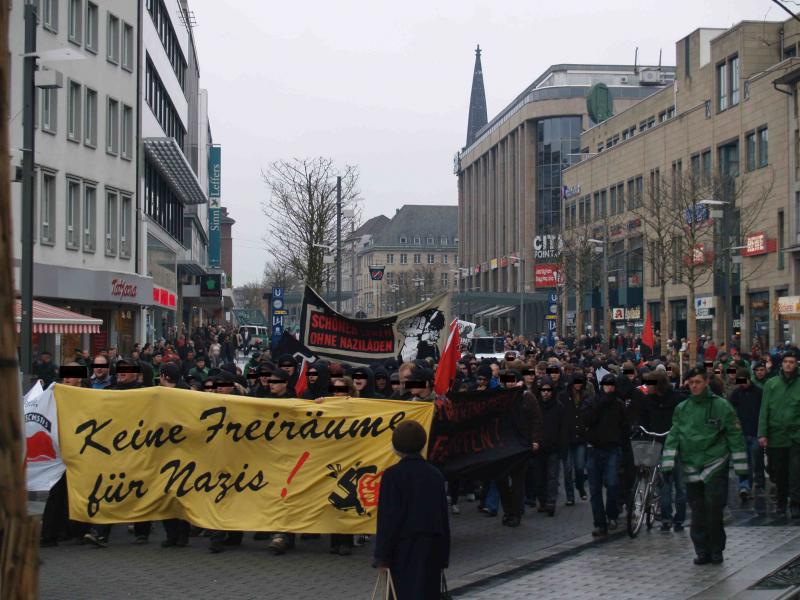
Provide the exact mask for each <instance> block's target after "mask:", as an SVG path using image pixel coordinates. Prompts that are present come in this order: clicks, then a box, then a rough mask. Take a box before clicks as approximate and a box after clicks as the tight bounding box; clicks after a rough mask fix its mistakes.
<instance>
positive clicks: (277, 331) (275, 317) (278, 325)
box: [269, 287, 287, 348]
mask: <svg viewBox="0 0 800 600" xmlns="http://www.w3.org/2000/svg"><path fill="white" fill-rule="evenodd" d="M283 299H284V296H283V288H282V287H274V288H272V302H271V304H270V307H269V309H270V312H271V313H272V347H273V348H274V347H275V346H277V345H278V343H280V341H281V336H282V335H283V315H285V314H286V312H287V311H286V309H284V307H283V306H284V303H283Z"/></svg>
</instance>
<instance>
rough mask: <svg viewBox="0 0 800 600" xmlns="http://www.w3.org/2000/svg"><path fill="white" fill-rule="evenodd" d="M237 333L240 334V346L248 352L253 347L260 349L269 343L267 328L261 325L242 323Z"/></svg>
mask: <svg viewBox="0 0 800 600" xmlns="http://www.w3.org/2000/svg"><path fill="white" fill-rule="evenodd" d="M239 335H241V336H242V348H243V350H245V352H247V353H248V354H249V353H250V351H251V350H252V349H253V348H257V349H258V350H261V349H262V348H265V347H266V346H268V345H269V328H268V327H264V326H263V325H242V326H241V327H239Z"/></svg>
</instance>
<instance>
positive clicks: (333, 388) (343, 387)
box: [328, 385, 350, 394]
mask: <svg viewBox="0 0 800 600" xmlns="http://www.w3.org/2000/svg"><path fill="white" fill-rule="evenodd" d="M328 391H329V392H330V393H332V394H335V393H337V392H349V391H350V388H348V387H347V386H346V385H332V386H330V387H329V388H328Z"/></svg>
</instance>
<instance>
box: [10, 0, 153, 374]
mask: <svg viewBox="0 0 800 600" xmlns="http://www.w3.org/2000/svg"><path fill="white" fill-rule="evenodd" d="M24 4H25V3H23V2H13V3H12V4H11V14H10V26H9V44H10V60H11V65H10V66H11V69H10V71H11V81H10V91H11V95H10V102H11V104H10V113H9V114H10V115H11V121H10V145H11V148H12V149H13V150H12V157H11V159H12V170H13V168H14V167H16V166H19V165H20V163H21V148H22V147H23V118H22V112H23V83H22V81H23V70H24V69H23V56H22V55H23V54H24V48H25V39H24V38H25V25H24V8H25V6H24ZM37 4H38V11H39V13H38V26H37V27H36V49H37V53H38V54H39V58H38V60H37V62H38V65H39V68H40V71H41V73H40V74H44V75H46V74H47V73H48V72H53V71H57V72H58V73H60V74H61V76H62V79H61V83H60V87H47V88H38V87H37V89H36V98H35V128H36V131H35V157H34V160H35V175H34V177H35V179H34V236H33V240H32V243H33V259H34V269H33V272H34V287H33V293H34V297H35V298H36V299H37V300H41V301H44V302H46V303H49V304H51V305H54V306H58V307H61V308H68V309H69V310H72V311H74V312H78V313H82V314H85V315H91V316H92V317H95V318H99V319H102V321H103V326H102V328H101V332H100V333H94V334H87V333H83V334H81V333H61V334H58V335H49V334H45V335H34V348H33V350H34V352H37V351H42V350H49V351H50V352H53V353H54V355H55V360H56V361H61V360H64V359H71V358H72V356H73V351H74V349H76V348H93V349H97V348H100V347H107V346H117V347H118V348H119V349H120V350H121V351H122V352H127V351H129V350H130V349H131V348H132V347H133V344H134V343H135V342H137V341H141V340H142V339H143V334H144V329H145V321H146V315H147V312H148V310H149V308H150V306H151V303H152V280H151V278H150V277H149V276H148V274H147V272H146V270H145V269H144V264H145V263H144V259H145V248H143V246H142V244H140V243H139V239H138V238H137V233H138V231H139V227H138V220H137V209H136V189H137V185H136V183H137V180H136V168H137V163H136V158H137V157H136V154H137V142H136V131H137V127H136V123H137V119H138V113H139V103H138V95H137V93H138V90H137V77H138V76H139V67H138V61H137V54H136V49H137V47H138V42H137V40H138V36H139V31H138V14H137V3H136V2H123V1H120V0H117V1H110V0H106V1H104V0H97V1H94V2H90V1H88V0H87V1H84V0H72V1H70V2H57V1H55V0H50V1H45V0H43V1H41V2H39V3H37ZM67 50H68V51H69V52H65V51H67ZM12 212H13V225H14V267H15V281H16V286H15V287H16V288H17V290H19V287H20V283H19V282H20V271H19V269H20V266H21V260H20V259H21V255H22V238H21V225H22V218H21V215H22V185H21V183H20V182H19V181H17V182H15V183H13V184H12ZM28 241H29V240H26V242H28Z"/></svg>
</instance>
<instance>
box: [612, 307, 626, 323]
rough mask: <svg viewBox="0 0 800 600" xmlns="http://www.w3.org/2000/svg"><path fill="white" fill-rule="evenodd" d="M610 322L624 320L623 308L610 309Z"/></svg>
mask: <svg viewBox="0 0 800 600" xmlns="http://www.w3.org/2000/svg"><path fill="white" fill-rule="evenodd" d="M611 320H612V321H624V320H625V308H624V307H619V308H612V309H611Z"/></svg>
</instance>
